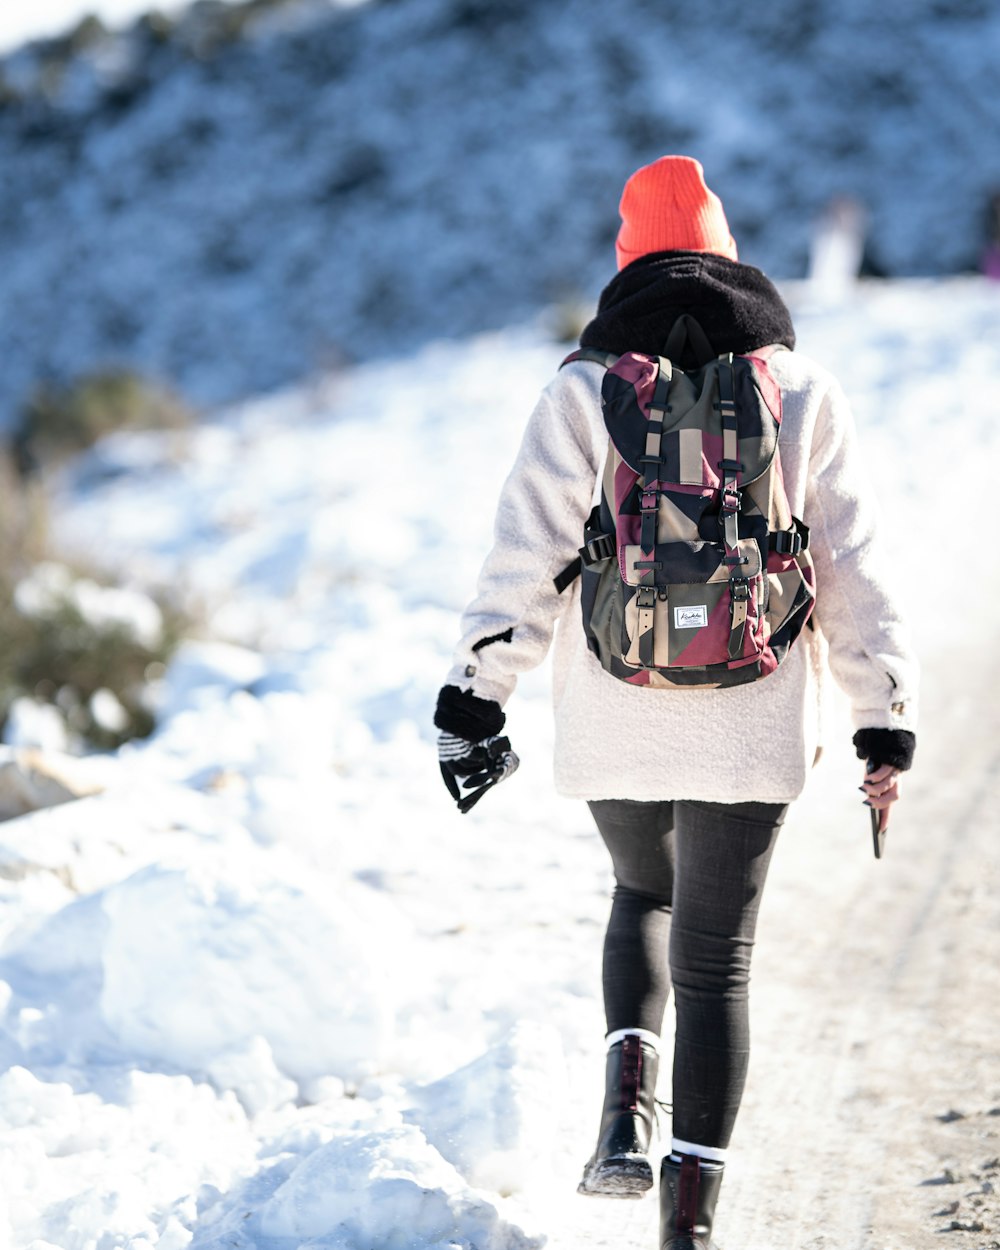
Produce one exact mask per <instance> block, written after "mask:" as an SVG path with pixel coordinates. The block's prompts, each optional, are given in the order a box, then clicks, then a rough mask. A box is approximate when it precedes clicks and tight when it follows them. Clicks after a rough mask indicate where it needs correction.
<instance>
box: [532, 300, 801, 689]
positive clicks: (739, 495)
mask: <svg viewBox="0 0 1000 1250" xmlns="http://www.w3.org/2000/svg"><path fill="white" fill-rule="evenodd" d="M686 342H689V343H690V347H691V350H692V351H693V352H694V354H695V356H696V357H697V358H698V359H699V360H701V361H702V362H703V363H702V366H701V367H700V368H699V369H696V370H693V371H688V372H685V371H683V370H681V369H679V368H677V366H676V365H674V364H672V363H671V357H673V358H675V359H676V358H679V357H680V356H681V354H682V352H683V350H684V345H685V343H686ZM773 350H774V349H772V348H763V349H761V350H758V351H755V352H752V353H750V354H748V355H746V356H734V355H732V354H728V355H722V356H716V355H715V354H714V352H713V350H712V348H711V345H710V344H709V342H708V339H707V338H706V336H705V333H704V331H703V330H702V328H701V326H700V325H699V324H698V322H697V321H695V319H694V318H693V317H690V316H687V315H685V316H683V317H681V318H679V319H678V321H677V322H676V324H675V325H674V327H673V329H672V330H671V332H670V337H669V338H668V339H667V343H666V345H665V347H664V349H663V353H664V354H663V355H662V356H647V355H642V354H641V353H639V352H626V353H625V355H623V356H617V355H615V354H608V353H603V352H595V351H590V350H588V349H583V350H580V351H576V352H573V353H572V354H571V355H570V356H568V357H567V358H566V360H565V361H563V364H568V363H569V362H570V361H573V360H596V361H598V362H599V363H600V364H602V365H604V366H605V367H606V369H607V373H606V374H605V376H604V384H603V386H602V389H601V406H602V408H603V412H604V423H605V425H606V426H607V430H608V434H609V436H610V445H609V448H608V455H607V460H606V461H605V465H604V474H603V479H602V487H601V500H600V503H599V505H598V506H597V507H595V508H594V510H593V512H592V513H591V514H590V518H589V520H588V521H587V524H586V527H585V529H584V545H583V546H582V547H581V548H580V558H579V559H578V560H575V561H574V562H573V563H572V564H571V565H569V566H568V567H567V568H566V569H564V570H563V572H562V573H561V574H560V575H559V576H558V577H557V578H556V589H557V590H558V591H559V592H560V593H561V592H562V591H563V590H565V589H566V587H567V586H569V585H570V584H571V583H572V581H573V580H574V578H575V577H576V576H577V575H581V576H582V583H581V600H582V606H583V625H584V630H585V632H586V635H587V641H588V645H589V647H590V649H591V650H592V651H593V652H594V653H595V654H596V655H597V656H598V658H599V659H600V661H601V663H602V664H603V666H604V667H605V668H606V669H607V671H608V672H609V673H612V674H613V675H614V676H615V677H619V678H621V680H622V681H627V682H630V683H631V684H632V685H637V686H735V685H742V684H743V683H745V682H751V681H755V680H757V679H758V678H760V677H766V676H767V675H768V674H769V673H773V672H774V670H775V669H776V668H777V667H778V665H779V664H780V663H781V661H782V660H783V659H784V657H785V655H786V654H787V652H788V648H789V647H790V646H791V644H792V643H793V642H794V640H795V639H796V638H797V637H798V635H799V633H800V631H801V629H802V627H803V626H804V625H805V623H806V621H807V620H808V618H809V615H810V613H811V612H812V608H813V603H814V598H815V589H814V587H815V577H814V570H813V563H812V557H811V556H810V555H809V553H808V551H807V548H808V545H809V531H808V529H807V528H806V526H805V525H803V524H802V522H801V521H799V520H797V519H796V518H795V517H793V516H792V514H791V510H790V508H789V504H788V498H787V496H786V494H785V488H784V483H783V481H782V475H781V457H780V455H779V453H778V430H779V428H780V425H781V393H780V391H779V389H778V386H777V383H776V382H775V381H774V378H773V377H772V375H771V372H770V370H769V368H768V359H769V357H770V355H771V354H772V352H773Z"/></svg>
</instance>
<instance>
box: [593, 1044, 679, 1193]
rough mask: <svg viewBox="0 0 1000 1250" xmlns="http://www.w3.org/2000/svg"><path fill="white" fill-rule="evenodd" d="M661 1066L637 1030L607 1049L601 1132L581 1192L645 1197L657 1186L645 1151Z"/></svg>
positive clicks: (650, 1131) (649, 1134)
mask: <svg viewBox="0 0 1000 1250" xmlns="http://www.w3.org/2000/svg"><path fill="white" fill-rule="evenodd" d="M658 1064H659V1056H658V1055H657V1053H656V1051H655V1050H654V1049H653V1047H652V1046H650V1045H649V1044H648V1042H644V1041H642V1040H641V1039H640V1038H638V1037H635V1036H633V1035H632V1034H629V1035H628V1036H627V1037H625V1038H623V1039H622V1040H621V1041H620V1042H615V1044H614V1045H613V1046H612V1047H611V1048H610V1050H609V1051H608V1062H607V1069H606V1074H605V1093H604V1111H603V1112H602V1114H601V1131H600V1133H599V1135H598V1138H597V1149H596V1150H595V1151H594V1153H593V1155H592V1156H591V1158H590V1159H589V1160H588V1162H587V1165H586V1167H585V1168H584V1169H583V1180H581V1181H580V1184H579V1185H578V1186H577V1192H578V1193H581V1194H596V1195H599V1196H601V1197H604V1198H641V1197H642V1195H643V1194H644V1193H645V1192H646V1191H647V1190H648V1189H651V1188H652V1187H653V1169H652V1168H651V1167H650V1165H649V1160H648V1159H647V1158H646V1153H647V1151H648V1150H649V1139H650V1137H651V1136H652V1133H653V1115H654V1108H655V1101H654V1094H655V1093H656V1071H657V1067H658Z"/></svg>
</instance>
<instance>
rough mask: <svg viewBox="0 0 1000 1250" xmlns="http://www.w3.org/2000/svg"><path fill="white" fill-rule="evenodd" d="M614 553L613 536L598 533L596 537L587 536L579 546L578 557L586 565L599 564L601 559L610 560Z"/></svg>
mask: <svg viewBox="0 0 1000 1250" xmlns="http://www.w3.org/2000/svg"><path fill="white" fill-rule="evenodd" d="M614 554H615V536H614V535H613V534H599V535H598V536H597V537H596V538H588V539H587V541H586V542H585V543H584V544H583V546H582V547H581V548H580V557H581V559H582V560H583V562H584V564H586V565H587V566H588V567H589V566H590V565H591V564H600V563H601V561H602V560H610V559H611V557H612V556H613V555H614Z"/></svg>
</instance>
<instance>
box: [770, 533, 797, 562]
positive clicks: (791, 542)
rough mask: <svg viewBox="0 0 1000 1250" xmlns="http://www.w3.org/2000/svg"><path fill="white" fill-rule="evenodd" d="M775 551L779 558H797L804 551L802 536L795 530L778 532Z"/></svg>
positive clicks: (775, 537)
mask: <svg viewBox="0 0 1000 1250" xmlns="http://www.w3.org/2000/svg"><path fill="white" fill-rule="evenodd" d="M774 550H775V551H776V552H777V553H778V555H779V556H797V555H798V554H799V553H800V552H801V550H802V535H801V534H799V533H797V532H796V531H794V530H778V532H777V534H775V536H774Z"/></svg>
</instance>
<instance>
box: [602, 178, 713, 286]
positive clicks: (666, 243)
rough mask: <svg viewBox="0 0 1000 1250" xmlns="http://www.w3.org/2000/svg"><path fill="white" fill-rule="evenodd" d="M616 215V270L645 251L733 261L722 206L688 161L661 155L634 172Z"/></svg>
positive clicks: (643, 254) (627, 183)
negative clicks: (711, 255) (707, 254)
mask: <svg viewBox="0 0 1000 1250" xmlns="http://www.w3.org/2000/svg"><path fill="white" fill-rule="evenodd" d="M618 211H619V213H620V214H621V219H622V224H621V229H620V230H619V231H618V239H617V240H616V242H615V251H616V252H617V254H618V268H619V269H624V268H625V266H626V265H628V264H630V263H631V262H632V261H633V260H636V259H637V258H638V257H640V256H645V255H646V254H647V253H648V252H668V251H686V252H717V253H718V254H719V255H720V256H728V257H729V259H730V260H736V259H737V256H736V243H735V242H734V240H733V236H732V235H731V234H730V233H729V224H728V222H727V221H726V214H725V213H724V212H723V211H722V203H721V201H720V200H719V197H718V196H717V195H715V194H714V193H713V192H711V191H709V189H708V187H706V186H705V172H704V170H703V169H702V167H701V164H700V163H699V162H698V161H696V160H694V159H693V158H692V157H690V156H661V157H660V159H659V160H658V161H653V163H652V164H651V165H643V167H642V169H637V170H636V171H635V173H634V174H633V175H632V177H631V178H629V180H628V182H626V183H625V190H624V191H623V192H622V198H621V203H620V204H619V206H618Z"/></svg>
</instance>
